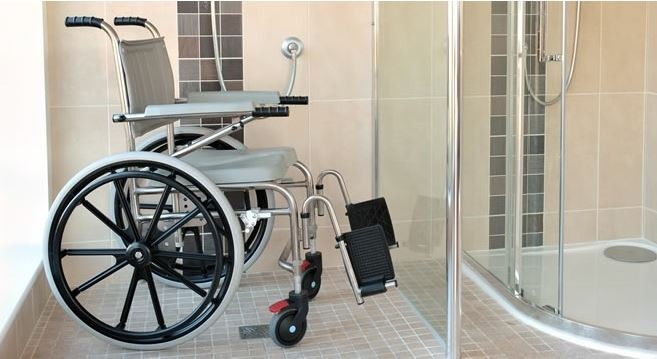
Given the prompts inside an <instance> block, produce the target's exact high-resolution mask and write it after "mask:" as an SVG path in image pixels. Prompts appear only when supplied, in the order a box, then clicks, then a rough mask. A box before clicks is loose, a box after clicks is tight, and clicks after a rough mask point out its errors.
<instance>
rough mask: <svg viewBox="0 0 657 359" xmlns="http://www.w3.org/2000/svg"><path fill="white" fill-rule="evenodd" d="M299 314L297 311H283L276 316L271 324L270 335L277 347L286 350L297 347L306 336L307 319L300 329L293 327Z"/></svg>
mask: <svg viewBox="0 0 657 359" xmlns="http://www.w3.org/2000/svg"><path fill="white" fill-rule="evenodd" d="M296 314H297V310H296V309H289V308H288V309H283V310H282V311H280V312H279V313H278V314H276V315H274V316H273V317H272V318H271V322H269V335H270V336H271V339H272V340H273V341H274V343H276V344H277V345H279V346H281V347H283V348H286V347H291V346H294V345H296V344H297V343H298V342H300V341H301V339H303V336H304V335H305V334H306V326H307V324H306V319H305V318H304V320H303V321H302V322H301V325H300V326H299V327H297V326H295V325H292V319H293V318H294V316H295V315H296Z"/></svg>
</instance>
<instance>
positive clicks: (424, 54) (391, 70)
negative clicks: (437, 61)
mask: <svg viewBox="0 0 657 359" xmlns="http://www.w3.org/2000/svg"><path fill="white" fill-rule="evenodd" d="M431 10H432V5H431V3H429V2H402V1H395V2H381V3H380V4H379V34H378V38H379V43H378V54H377V62H378V64H377V66H378V76H379V77H378V86H379V93H378V96H379V97H382V98H400V97H428V96H429V95H430V93H431V67H432V63H431V57H432V56H431V49H432V48H431V46H430V44H431V43H432V41H431V40H432V36H433V32H432V31H428V29H431V28H432V12H431Z"/></svg>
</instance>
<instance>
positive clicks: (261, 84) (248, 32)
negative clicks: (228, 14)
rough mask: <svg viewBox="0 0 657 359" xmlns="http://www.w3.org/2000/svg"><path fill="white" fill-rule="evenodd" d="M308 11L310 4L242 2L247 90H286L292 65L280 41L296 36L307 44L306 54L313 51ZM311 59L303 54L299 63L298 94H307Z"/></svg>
mask: <svg viewBox="0 0 657 359" xmlns="http://www.w3.org/2000/svg"><path fill="white" fill-rule="evenodd" d="M308 11H309V9H308V3H307V2H277V1H276V2H274V1H272V2H263V1H245V2H243V3H242V14H243V20H244V21H243V24H242V31H243V34H244V38H243V47H244V59H245V61H244V88H245V89H247V90H263V89H267V90H283V89H284V88H285V87H286V86H287V81H288V76H289V67H290V64H289V60H288V59H286V58H285V57H283V55H281V42H282V41H283V39H285V38H286V37H289V36H296V37H298V38H299V39H301V41H303V42H304V43H305V45H306V49H305V50H304V51H310V48H312V46H313V44H310V43H309V38H308ZM309 59H310V57H309V56H308V53H307V52H304V54H302V55H301V57H300V58H299V60H298V65H297V79H296V82H295V86H294V87H295V90H294V93H295V94H299V95H308V61H309ZM311 100H312V99H311Z"/></svg>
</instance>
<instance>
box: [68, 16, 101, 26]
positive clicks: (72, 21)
mask: <svg viewBox="0 0 657 359" xmlns="http://www.w3.org/2000/svg"><path fill="white" fill-rule="evenodd" d="M103 21H104V20H103V18H100V17H93V16H67V17H66V20H64V25H65V26H66V27H83V26H86V27H97V28H99V29H100V28H101V25H102V23H103Z"/></svg>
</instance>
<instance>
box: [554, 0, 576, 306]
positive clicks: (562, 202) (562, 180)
mask: <svg viewBox="0 0 657 359" xmlns="http://www.w3.org/2000/svg"><path fill="white" fill-rule="evenodd" d="M578 6H579V4H578ZM567 14H568V11H567V9H566V1H565V0H562V1H561V53H562V54H563V55H564V59H565V55H566V30H567V29H568V21H567V20H568V18H567ZM578 16H579V14H578ZM573 56H574V54H573ZM570 71H571V72H572V71H573V69H572V67H571V70H570ZM570 75H571V74H568V75H566V61H561V94H562V96H561V107H560V109H559V110H560V111H561V114H560V115H561V119H560V126H561V129H560V131H559V132H560V135H559V147H560V154H561V155H560V156H559V250H558V262H559V263H558V273H557V276H558V278H559V280H558V284H557V286H558V287H557V314H558V315H559V316H563V302H564V270H565V269H564V265H565V263H564V255H565V254H566V253H565V251H564V249H565V247H564V246H565V237H564V235H565V233H564V231H565V220H566V219H565V214H566V213H565V209H566V187H565V186H566V98H567V96H566V89H567V88H568V76H570Z"/></svg>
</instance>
